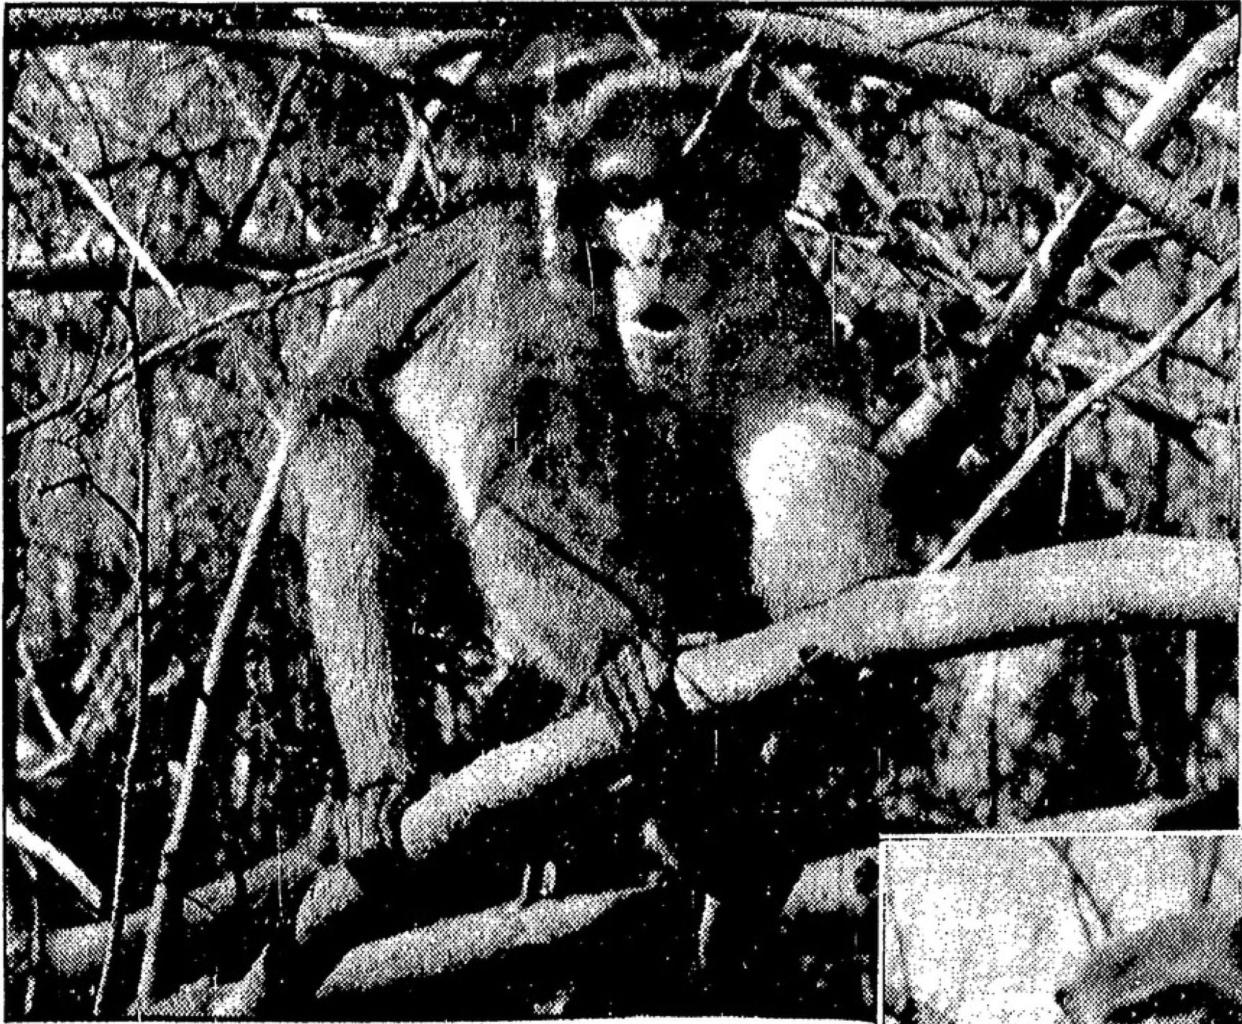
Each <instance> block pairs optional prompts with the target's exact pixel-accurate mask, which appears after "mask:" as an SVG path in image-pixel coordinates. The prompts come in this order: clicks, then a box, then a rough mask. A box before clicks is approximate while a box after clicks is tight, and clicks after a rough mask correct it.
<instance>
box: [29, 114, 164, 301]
mask: <svg viewBox="0 0 1242 1024" xmlns="http://www.w3.org/2000/svg"><path fill="white" fill-rule="evenodd" d="M9 127H10V128H12V129H13V130H14V131H16V132H17V134H18V135H21V136H22V137H23V138H25V139H27V140H28V141H29V142H32V143H34V145H36V146H38V148H39V149H41V150H43V152H45V153H46V154H47V155H48V156H50V157H51V158H52V159H53V160H54V161H55V162H56V165H57V166H58V167H60V169H61V170H62V171H64V172H65V174H66V175H68V176H69V177H70V178H72V179H73V182H74V184H75V185H77V186H78V188H79V189H81V190H82V193H83V195H85V196H86V198H87V199H88V200H89V201H90V203H91V205H92V206H93V207H94V208H95V211H96V212H97V213H98V214H99V215H100V216H101V217H102V218H103V219H104V220H105V221H106V222H107V224H108V226H109V227H110V228H111V229H112V230H113V232H114V233H115V234H116V236H117V238H119V239H120V240H121V243H122V244H123V245H124V246H125V248H126V249H128V250H129V252H130V254H131V255H132V256H133V257H134V259H135V260H136V261H137V262H138V265H139V266H140V267H142V269H143V270H144V271H145V272H146V274H147V275H148V276H149V277H150V278H151V280H152V281H154V282H155V283H156V284H158V285H159V287H160V290H161V291H162V292H163V293H164V297H165V298H167V299H168V303H169V305H171V306H172V307H173V309H175V310H177V312H178V313H184V312H185V311H186V310H185V305H184V304H183V303H182V301H181V296H180V295H178V294H177V289H176V288H174V287H173V285H172V282H170V281H169V280H168V278H166V277H165V276H164V274H163V272H162V271H161V270H160V268H159V267H158V266H157V265H156V263H155V260H153V259H152V258H151V255H150V253H148V252H147V250H146V248H145V247H144V246H143V245H142V243H141V242H139V241H138V239H137V238H135V237H134V235H133V233H132V232H131V231H130V230H129V228H127V227H126V226H125V225H124V224H123V223H122V222H121V219H120V217H118V216H117V214H116V211H115V210H113V209H112V206H111V205H110V204H109V203H108V201H107V200H106V199H105V198H104V197H103V195H102V194H101V193H100V191H99V189H97V188H96V187H95V186H94V184H93V183H92V182H91V180H90V179H89V178H88V177H87V176H86V175H85V174H83V173H82V172H81V171H79V170H78V169H77V167H75V166H74V165H73V163H72V162H71V161H70V159H69V157H68V156H66V155H65V152H64V151H63V150H62V149H61V148H60V147H59V146H57V145H56V143H54V142H53V141H52V140H51V139H49V138H47V137H46V136H44V135H42V134H40V133H39V132H37V131H36V130H35V129H34V128H33V127H32V126H30V125H29V124H27V123H26V122H25V121H23V120H22V119H21V118H20V117H18V116H17V115H16V114H9Z"/></svg>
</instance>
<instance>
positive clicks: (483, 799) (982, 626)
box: [401, 536, 1238, 860]
mask: <svg viewBox="0 0 1242 1024" xmlns="http://www.w3.org/2000/svg"><path fill="white" fill-rule="evenodd" d="M1237 595H1238V565H1237V558H1236V555H1235V552H1234V549H1233V547H1232V546H1231V545H1230V544H1229V543H1228V542H1227V541H1201V540H1180V539H1171V538H1162V537H1148V536H1132V537H1120V538H1116V539H1114V540H1111V541H1097V542H1091V543H1084V544H1069V545H1065V546H1063V547H1057V548H1048V549H1045V550H1042V551H1034V552H1030V553H1028V554H1024V555H1013V556H1009V557H1007V558H1001V559H996V560H994V561H991V562H982V563H979V564H977V565H972V566H969V567H967V568H965V569H961V570H958V571H956V572H953V573H939V574H928V575H924V576H918V577H895V578H892V579H886V580H880V581H877V582H873V583H864V584H861V585H859V586H858V587H856V588H854V589H852V590H850V591H849V592H847V593H845V594H843V595H841V596H840V597H839V598H838V599H836V600H835V601H832V602H829V603H828V604H825V605H823V606H821V607H818V608H815V609H811V610H809V611H806V612H803V613H801V614H800V615H797V616H795V617H793V618H791V619H787V620H785V621H783V622H779V623H776V624H775V625H773V626H769V627H768V628H767V629H764V630H760V631H759V632H757V633H750V634H747V635H746V636H743V637H739V638H738V639H736V640H730V641H727V642H725V643H722V644H716V645H714V646H711V647H705V648H700V649H697V650H693V651H688V652H686V653H684V654H682V656H681V657H680V658H679V659H678V662H677V667H676V672H675V679H676V683H677V693H678V696H679V697H680V698H681V701H682V703H684V704H685V705H686V707H687V709H688V710H689V711H690V712H691V713H692V714H702V713H704V712H706V711H709V710H711V709H713V708H716V707H722V706H725V705H730V704H736V703H739V702H743V701H747V700H751V699H753V698H755V697H757V696H759V695H760V694H761V693H765V692H767V691H768V690H772V689H779V688H781V687H783V686H786V685H788V684H789V682H790V681H791V680H794V679H798V678H800V677H801V676H802V674H803V671H804V669H805V666H806V663H807V661H808V659H809V660H817V659H827V660H829V661H833V662H840V663H841V664H843V665H858V664H862V663H864V662H867V661H870V660H873V659H876V658H881V657H888V656H896V655H903V656H905V655H916V656H918V657H921V658H944V657H950V656H953V655H958V654H967V653H972V652H975V651H978V650H984V649H989V648H994V647H999V646H1012V645H1018V644H1027V643H1034V642H1037V641H1040V640H1045V639H1050V638H1052V637H1055V636H1059V635H1063V634H1064V633H1065V632H1067V631H1071V630H1075V629H1081V628H1084V627H1089V626H1099V625H1101V624H1106V625H1107V626H1108V627H1110V628H1116V627H1122V626H1126V625H1137V624H1142V623H1168V622H1179V623H1191V622H1233V621H1236V618H1237V614H1238V597H1237ZM627 745H628V740H627V737H626V736H625V735H624V731H623V729H622V727H621V725H620V723H618V722H617V720H616V719H615V718H614V717H613V716H612V715H611V714H610V713H609V712H608V711H607V710H605V709H603V708H600V707H597V706H595V705H588V706H587V707H584V708H582V709H581V710H579V711H577V712H574V713H573V714H572V715H569V716H568V717H565V718H562V719H559V720H557V721H555V722H553V723H552V724H551V725H549V726H547V727H546V728H545V729H543V730H541V731H540V732H538V733H536V734H535V735H534V736H531V737H528V738H527V739H525V740H521V741H519V742H517V743H512V744H507V745H504V746H501V747H498V748H496V749H494V750H491V751H489V752H488V753H485V754H483V755H482V756H481V757H480V758H478V759H477V760H475V761H473V762H472V763H471V764H469V765H467V766H466V767H465V768H463V769H461V770H460V771H459V772H457V773H455V774H453V775H450V776H449V777H448V778H446V779H444V780H442V781H440V782H438V783H437V784H436V785H435V786H433V787H432V788H431V790H430V791H429V792H428V793H427V795H426V796H424V797H423V798H422V799H421V800H419V801H418V802H416V803H415V804H413V805H412V806H411V807H410V808H409V809H408V810H407V811H406V812H405V816H404V818H403V820H402V823H401V839H402V843H403V845H404V847H405V850H406V852H407V854H409V856H410V857H412V858H414V859H416V860H422V859H424V858H426V857H427V856H428V855H430V854H431V853H432V852H433V851H435V850H437V849H440V848H441V847H443V846H445V845H446V844H447V843H448V842H449V841H450V840H452V839H454V838H455V837H456V836H458V835H459V834H460V833H461V832H462V831H463V830H464V829H466V828H467V827H468V826H469V825H471V824H472V823H473V822H474V821H475V820H476V819H479V818H481V817H483V816H485V815H486V814H488V813H490V812H493V811H497V810H500V809H502V808H505V807H508V806H510V805H512V804H515V803H517V802H519V801H521V800H523V799H526V798H528V797H530V796H532V795H534V794H535V793H537V792H539V791H541V790H544V789H546V788H547V787H549V786H551V785H554V784H556V783H558V782H560V781H562V780H564V779H567V778H569V777H571V776H574V775H576V774H578V773H580V772H582V771H583V770H584V769H586V768H587V767H588V766H591V765H595V764H599V763H600V762H604V761H609V760H611V759H613V758H616V757H618V756H620V754H621V753H622V752H623V751H624V750H625V749H626V747H627Z"/></svg>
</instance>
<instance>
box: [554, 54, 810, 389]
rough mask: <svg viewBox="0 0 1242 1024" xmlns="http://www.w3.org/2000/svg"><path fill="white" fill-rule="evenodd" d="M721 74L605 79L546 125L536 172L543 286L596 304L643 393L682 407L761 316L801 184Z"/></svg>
mask: <svg viewBox="0 0 1242 1024" xmlns="http://www.w3.org/2000/svg"><path fill="white" fill-rule="evenodd" d="M723 74H724V72H716V73H714V74H704V75H696V74H692V73H688V72H685V71H682V70H680V69H677V68H675V67H673V66H671V65H664V64H655V63H648V64H646V65H644V66H641V67H639V68H637V69H633V70H625V71H616V72H612V73H610V74H608V75H606V76H605V77H603V78H602V79H601V80H599V81H597V82H595V83H594V84H592V85H591V86H590V87H589V89H587V91H586V92H585V94H584V95H583V96H581V97H580V98H579V99H577V100H575V101H572V102H570V103H569V104H566V105H562V106H561V107H559V108H556V109H555V110H552V109H549V110H548V111H547V112H546V114H545V116H544V118H543V124H542V133H541V136H542V137H541V139H540V142H539V144H538V145H537V147H536V153H535V159H534V162H533V178H534V187H535V191H536V195H537V209H538V221H539V225H538V234H539V243H540V248H541V253H540V259H541V263H542V267H543V271H544V273H545V274H546V275H547V277H548V279H549V281H550V282H552V285H553V287H554V289H560V290H562V291H567V290H570V289H574V288H577V289H580V290H581V289H585V293H587V294H589V295H590V296H591V297H592V301H594V302H595V303H596V304H597V305H598V307H599V312H600V313H602V314H604V316H605V317H606V319H607V321H608V324H606V325H605V330H606V333H609V334H613V335H614V336H615V338H616V340H617V341H618V342H619V344H620V348H621V351H622V353H623V355H624V361H625V365H626V369H627V371H628V375H629V377H630V379H631V380H632V381H633V382H634V384H635V385H636V386H637V387H638V388H639V389H640V390H641V391H645V392H664V393H668V394H671V395H672V396H674V397H677V398H681V399H693V398H696V397H698V396H703V395H705V394H707V393H709V391H710V389H711V385H712V382H711V380H710V379H709V378H710V376H711V374H712V373H713V370H714V369H717V368H719V366H720V365H721V362H722V355H723V354H722V353H721V352H720V351H718V349H719V347H720V345H721V344H723V343H725V340H726V339H724V337H723V335H724V334H725V333H727V329H728V328H729V326H730V325H734V326H736V325H737V324H739V323H743V322H745V320H746V315H747V307H748V304H754V303H755V302H757V301H759V300H760V299H761V298H762V299H764V300H766V301H767V302H768V303H771V302H772V295H773V294H774V291H775V290H774V289H773V288H772V287H771V284H770V283H769V282H765V281H763V280H761V279H762V278H765V277H767V278H772V277H774V276H776V275H777V271H776V270H775V268H776V265H777V260H778V250H780V249H781V247H782V245H783V242H782V236H781V232H780V227H779V225H780V220H781V215H782V213H783V211H784V210H785V209H786V207H787V206H788V205H789V203H790V201H791V200H792V197H793V194H794V190H795V189H796V187H797V183H798V177H799V173H800V148H799V142H798V139H797V137H796V136H791V135H790V134H789V133H788V132H787V131H785V130H783V129H781V128H777V127H774V126H773V125H771V124H769V123H768V122H767V121H766V120H765V118H764V117H763V116H762V115H761V114H760V113H759V111H758V110H757V109H756V108H755V107H754V106H753V105H752V103H751V102H750V100H749V96H748V89H747V85H746V84H747V83H748V82H749V76H748V74H747V72H746V70H745V69H743V71H742V72H741V73H738V74H736V75H735V76H734V77H735V78H736V79H737V81H733V80H725V79H723V78H722V77H721V76H722V75H723ZM765 284H767V287H763V286H764V285H765ZM756 285H758V286H759V287H756Z"/></svg>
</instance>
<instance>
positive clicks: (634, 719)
mask: <svg viewBox="0 0 1242 1024" xmlns="http://www.w3.org/2000/svg"><path fill="white" fill-rule="evenodd" d="M588 695H589V697H590V698H591V699H592V700H594V701H595V702H596V703H598V704H601V705H602V706H604V707H606V708H608V710H609V711H611V712H612V713H613V715H614V717H615V718H616V720H617V721H618V722H619V723H620V725H621V729H622V731H623V732H624V733H625V734H626V736H627V737H633V736H634V734H636V733H638V732H640V731H645V729H646V727H647V726H648V725H649V724H654V723H657V722H662V721H665V720H666V719H667V718H668V716H669V713H670V711H671V710H673V709H674V708H676V707H677V705H678V698H677V691H676V688H675V686H674V684H673V662H672V661H671V660H670V659H669V658H668V657H666V656H665V655H663V654H661V653H660V652H659V651H658V650H656V648H655V647H653V646H652V645H651V644H649V643H647V642H646V641H645V640H637V639H634V640H629V641H627V642H626V643H625V644H623V645H622V647H621V648H620V650H618V651H617V653H616V654H614V655H613V656H612V657H611V658H609V659H608V660H607V661H606V662H605V663H604V666H603V668H601V669H600V671H599V672H598V673H597V674H596V675H595V677H594V678H593V679H592V680H591V683H590V687H589V691H588Z"/></svg>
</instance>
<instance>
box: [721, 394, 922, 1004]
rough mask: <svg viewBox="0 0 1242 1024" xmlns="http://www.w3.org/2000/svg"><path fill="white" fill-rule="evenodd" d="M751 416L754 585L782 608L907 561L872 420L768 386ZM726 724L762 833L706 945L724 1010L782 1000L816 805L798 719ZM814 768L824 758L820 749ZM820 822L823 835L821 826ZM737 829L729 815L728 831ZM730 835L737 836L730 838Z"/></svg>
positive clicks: (771, 607) (744, 480)
mask: <svg viewBox="0 0 1242 1024" xmlns="http://www.w3.org/2000/svg"><path fill="white" fill-rule="evenodd" d="M739 425H740V428H741V429H740V431H739V438H738V449H737V456H738V463H737V465H738V474H739V478H740V481H741V484H742V489H743V493H744V496H745V499H746V503H747V507H748V509H749V511H750V514H751V517H752V523H753V535H752V545H751V554H750V563H751V576H752V585H753V587H754V589H755V591H756V593H757V594H758V595H759V596H760V597H761V599H762V600H763V602H764V605H765V606H766V608H767V611H768V613H769V614H770V615H771V617H772V618H773V619H774V620H780V619H782V618H786V617H788V616H790V615H792V614H793V613H795V612H796V611H798V610H799V609H802V608H805V607H807V606H810V605H813V604H815V603H817V602H820V601H824V600H828V599H831V598H832V597H834V596H836V595H837V594H839V593H840V592H841V591H842V590H844V589H846V588H847V587H849V586H851V585H853V584H855V583H858V582H859V581H861V580H863V579H867V578H872V577H877V576H883V575H886V574H891V573H893V572H896V571H897V570H898V568H899V558H898V553H897V542H896V530H895V529H894V525H893V519H892V515H891V513H890V511H889V509H888V505H887V503H886V495H885V493H884V491H885V483H886V471H885V467H884V466H883V464H882V463H881V462H880V460H879V459H878V458H877V457H876V456H875V455H874V453H872V452H871V451H870V449H869V447H868V445H869V441H870V435H869V431H868V430H867V429H866V428H865V426H864V425H863V424H861V423H860V422H859V421H858V420H857V419H856V418H855V417H853V416H852V415H851V414H850V413H849V412H848V410H846V409H845V408H844V407H843V406H842V405H840V404H838V403H835V402H831V401H802V400H792V399H790V400H784V401H781V402H777V401H774V400H772V399H771V398H770V397H766V398H764V399H763V401H762V404H761V405H758V406H757V407H756V408H754V409H751V410H744V415H742V416H739ZM753 724H755V725H756V726H760V725H761V723H753ZM725 728H728V729H729V739H730V747H732V748H733V749H732V751H731V755H730V757H729V758H728V759H722V760H721V762H720V764H721V767H718V768H717V770H716V774H717V775H718V776H719V778H718V780H717V783H716V784H717V785H718V786H719V785H720V784H721V783H722V782H723V783H725V791H726V793H727V792H729V791H732V792H735V793H737V794H740V795H742V796H741V799H742V801H743V803H740V804H738V805H737V806H735V807H734V808H733V815H726V817H725V821H726V823H727V822H728V821H729V820H730V819H731V817H733V816H736V818H737V820H738V822H739V823H744V822H749V825H748V826H747V825H743V826H742V827H741V828H737V827H735V829H734V832H735V841H736V843H738V844H739V845H740V844H741V843H743V842H745V838H744V837H745V834H746V833H747V832H749V834H750V838H751V841H750V842H749V843H747V847H748V853H747V854H746V855H744V856H741V857H737V858H733V860H734V863H733V864H732V865H731V867H730V868H729V869H728V871H727V873H726V874H725V875H723V876H722V877H721V878H719V879H717V880H715V881H714V883H713V884H714V886H715V888H714V889H713V890H712V893H711V896H710V897H709V898H708V900H707V901H706V905H705V907H704V914H703V920H702V924H701V929H700V936H699V954H700V959H701V966H702V968H703V970H704V982H705V985H706V987H707V994H708V997H709V1000H714V1001H715V1002H717V1003H718V1004H719V1008H720V1009H721V1010H722V1011H725V1012H746V1011H747V1008H748V1004H750V1003H754V1008H755V1009H756V1010H763V1009H766V1010H769V1011H770V1009H771V1007H770V1005H769V1001H770V999H771V998H773V997H774V995H775V993H773V992H771V991H769V988H770V983H769V981H768V976H769V975H771V974H773V971H772V970H770V969H769V967H768V966H765V960H767V959H768V958H770V957H771V956H773V955H774V952H775V950H777V949H778V948H779V946H778V929H779V918H780V911H781V908H782V906H783V904H784V901H785V897H786V896H787V895H788V891H789V887H790V886H791V885H792V883H793V881H794V879H795V878H796V877H797V870H798V868H799V866H800V865H799V860H800V859H801V858H800V851H799V850H798V849H797V845H798V844H799V842H800V838H799V837H800V832H801V831H802V829H801V827H800V826H799V825H798V824H797V822H796V819H797V818H798V817H804V816H806V815H805V812H804V811H801V810H800V809H801V808H806V807H811V806H813V805H812V804H810V802H809V794H810V791H811V790H812V789H813V787H814V780H813V779H812V778H809V777H808V778H802V777H799V775H798V774H797V773H796V772H795V773H794V774H793V775H792V776H790V773H789V766H788V765H786V762H788V761H789V760H790V758H789V755H788V753H787V752H786V753H782V752H781V751H782V750H783V749H784V747H783V743H784V742H786V741H787V740H790V739H793V737H792V736H788V735H787V734H788V733H790V732H791V730H790V729H787V728H786V727H784V726H779V727H778V728H777V729H776V732H775V734H773V732H772V730H771V727H770V726H769V727H758V728H750V723H747V722H744V721H743V722H740V723H734V724H733V725H731V726H725ZM765 737H766V738H765ZM723 738H724V736H723V735H722V740H723ZM760 746H762V751H760V750H759V749H758V748H759V747H760ZM793 762H794V765H795V766H796V765H797V764H799V763H800V762H799V761H798V759H797V758H796V757H795V758H794V759H793ZM726 764H727V765H729V767H728V768H727V770H724V774H721V772H722V769H723V767H724V766H725V765H726ZM807 768H808V770H810V771H813V770H814V768H815V765H814V762H813V759H812V760H811V761H809V762H808V763H807ZM786 789H788V790H791V792H786V791H785V790H786ZM748 798H749V800H750V801H753V802H754V803H755V804H756V805H766V806H767V807H769V808H770V810H767V811H765V810H763V809H762V807H760V806H756V807H755V808H754V811H755V813H756V814H757V815H758V817H756V818H754V819H752V818H751V816H750V814H749V813H748V811H747V804H746V801H747V799H748ZM725 799H730V798H729V797H727V796H726V797H725ZM791 811H794V812H798V813H796V814H792V815H791V814H790V813H789V812H791ZM811 816H812V817H813V815H811ZM809 824H810V826H811V831H810V833H809V834H810V836H814V835H815V834H816V833H817V831H818V829H817V827H816V826H815V823H814V822H810V823H809ZM729 834H730V832H729V829H728V828H727V827H726V829H725V831H724V832H723V833H719V834H718V835H723V836H726V837H727V836H729ZM723 844H724V845H726V846H728V845H732V844H731V843H730V842H729V839H728V838H725V839H723ZM710 1008H711V1007H710V1006H709V1009H710Z"/></svg>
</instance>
